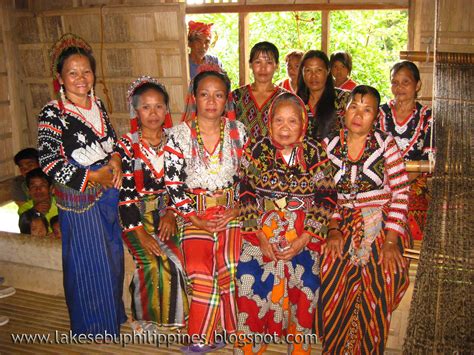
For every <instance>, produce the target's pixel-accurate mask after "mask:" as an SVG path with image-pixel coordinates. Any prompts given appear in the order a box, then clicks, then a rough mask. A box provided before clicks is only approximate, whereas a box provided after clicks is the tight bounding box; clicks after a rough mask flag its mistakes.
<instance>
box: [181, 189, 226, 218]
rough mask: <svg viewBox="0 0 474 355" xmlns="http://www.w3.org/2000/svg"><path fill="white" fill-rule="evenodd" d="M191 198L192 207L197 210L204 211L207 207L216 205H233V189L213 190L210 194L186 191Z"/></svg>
mask: <svg viewBox="0 0 474 355" xmlns="http://www.w3.org/2000/svg"><path fill="white" fill-rule="evenodd" d="M188 196H189V197H191V199H192V201H193V202H192V204H193V207H194V208H195V209H196V210H197V211H200V212H202V211H205V210H206V209H207V208H211V207H216V206H225V207H228V208H230V207H234V190H233V189H225V190H220V191H217V192H214V193H213V194H212V195H211V194H207V193H199V194H194V193H190V192H188Z"/></svg>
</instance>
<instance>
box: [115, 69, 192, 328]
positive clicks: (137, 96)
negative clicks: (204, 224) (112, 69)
mask: <svg viewBox="0 0 474 355" xmlns="http://www.w3.org/2000/svg"><path fill="white" fill-rule="evenodd" d="M127 98H128V103H129V108H130V118H131V130H130V132H129V133H127V134H125V135H124V136H123V137H122V138H121V139H120V141H119V145H118V151H119V152H120V155H121V157H122V166H123V183H122V188H121V190H120V202H119V211H120V218H121V222H122V228H123V232H124V233H123V239H124V241H125V243H126V244H127V247H128V250H129V251H130V254H132V256H133V260H134V261H135V264H136V268H135V271H134V273H133V278H132V281H131V283H130V292H131V295H132V315H133V319H134V320H135V321H136V322H135V323H133V325H134V328H135V329H139V330H140V329H143V330H152V329H154V328H155V327H156V326H166V327H184V326H185V315H186V314H187V299H186V293H185V278H184V268H183V258H182V253H181V250H180V248H179V241H178V240H177V235H176V220H175V217H174V214H173V211H172V210H171V209H170V208H169V205H170V199H169V195H168V193H167V191H166V187H165V181H164V163H163V159H164V150H163V148H164V146H165V144H166V130H165V129H167V128H171V127H172V125H173V124H172V120H171V115H170V112H169V106H168V104H169V96H168V92H167V91H166V89H165V87H164V86H163V85H162V84H160V83H159V82H158V81H157V80H156V79H154V78H151V77H149V76H142V77H140V78H138V79H137V80H135V81H134V82H133V83H132V85H131V86H130V89H129V90H128V95H127Z"/></svg>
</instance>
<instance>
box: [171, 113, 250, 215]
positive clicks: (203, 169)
mask: <svg viewBox="0 0 474 355" xmlns="http://www.w3.org/2000/svg"><path fill="white" fill-rule="evenodd" d="M235 123H236V124H237V129H238V132H239V140H240V141H241V146H244V144H245V142H246V141H247V133H246V131H245V127H244V125H243V124H242V123H241V122H235ZM219 147H220V142H218V143H217V144H216V147H215V148H214V151H213V152H208V151H207V150H206V149H203V153H204V154H206V157H207V160H208V164H206V163H205V162H204V161H202V160H201V159H200V158H199V157H198V156H193V155H194V154H193V148H192V137H191V129H190V126H189V123H188V122H182V123H181V124H179V125H178V126H175V127H173V128H171V129H170V130H169V136H168V142H167V144H166V147H165V182H166V188H167V189H168V192H169V194H170V197H171V200H172V201H173V203H174V205H175V207H176V209H177V211H178V212H179V213H180V214H181V215H183V216H184V217H190V216H191V215H193V214H195V213H196V211H195V209H194V207H193V206H192V200H191V198H190V197H189V196H188V194H187V193H190V192H191V191H193V190H203V191H205V192H207V193H208V194H212V193H213V192H216V191H219V190H224V189H229V188H232V189H235V188H236V187H237V184H238V169H239V166H238V164H237V165H236V163H235V156H234V153H233V152H232V149H233V148H232V143H231V137H230V127H229V121H228V119H227V118H225V125H224V143H223V145H222V161H219ZM234 196H238V194H234Z"/></svg>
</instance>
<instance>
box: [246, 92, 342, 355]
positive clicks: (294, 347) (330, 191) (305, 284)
mask: <svg viewBox="0 0 474 355" xmlns="http://www.w3.org/2000/svg"><path fill="white" fill-rule="evenodd" d="M307 124H308V116H307V112H306V109H305V105H304V103H303V102H302V101H301V99H300V98H299V97H298V96H296V95H294V94H292V93H289V92H286V93H282V94H280V95H279V96H278V97H277V98H276V99H275V100H274V102H273V104H272V107H271V109H270V122H269V134H268V136H267V137H264V138H262V139H261V140H259V141H258V142H257V143H256V144H254V145H248V146H247V147H246V149H245V151H244V156H243V158H242V171H241V182H240V208H241V220H242V222H241V225H242V233H243V240H244V241H243V246H242V254H241V256H240V261H239V265H238V267H237V280H238V281H237V289H238V298H237V304H238V308H239V317H238V331H239V337H240V336H243V337H247V336H248V337H249V341H248V343H246V344H245V345H244V343H245V342H242V344H240V346H237V349H238V352H243V353H245V354H252V353H258V354H261V353H263V352H264V351H265V345H264V344H254V345H253V347H252V341H251V339H252V336H251V335H250V334H252V333H258V334H268V333H269V334H277V335H278V336H285V335H288V334H292V335H296V334H300V335H305V336H306V340H307V341H306V342H303V343H300V344H297V342H298V341H297V339H300V340H301V339H303V338H304V337H301V336H300V337H298V336H297V337H293V339H295V343H294V344H290V350H291V353H294V354H309V353H310V350H311V346H310V345H311V344H310V339H309V335H310V334H311V333H312V329H313V321H314V314H315V308H316V302H317V299H318V289H319V285H320V282H319V255H320V248H321V247H320V244H321V241H322V240H323V239H324V236H325V234H326V231H327V225H328V223H329V220H330V218H331V216H332V214H333V207H334V206H335V200H336V192H335V190H334V181H333V176H332V173H331V166H330V163H329V161H328V158H327V156H326V153H325V151H324V148H323V147H322V146H321V144H320V143H318V142H317V141H315V140H313V139H311V138H308V137H305V133H306V128H307ZM249 335H250V336H249Z"/></svg>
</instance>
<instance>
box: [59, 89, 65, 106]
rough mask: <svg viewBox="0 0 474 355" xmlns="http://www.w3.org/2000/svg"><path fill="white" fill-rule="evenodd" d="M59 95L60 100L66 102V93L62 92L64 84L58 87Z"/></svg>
mask: <svg viewBox="0 0 474 355" xmlns="http://www.w3.org/2000/svg"><path fill="white" fill-rule="evenodd" d="M59 95H60V97H61V101H62V102H64V103H66V94H65V93H64V85H61V87H60V88H59Z"/></svg>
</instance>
